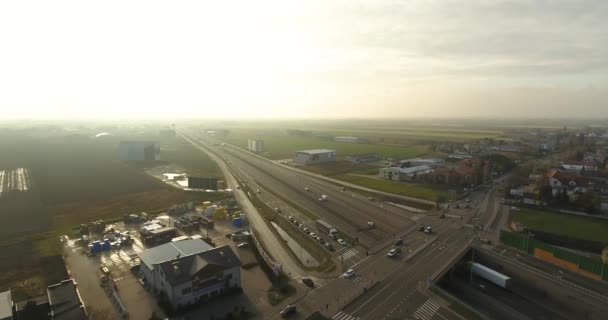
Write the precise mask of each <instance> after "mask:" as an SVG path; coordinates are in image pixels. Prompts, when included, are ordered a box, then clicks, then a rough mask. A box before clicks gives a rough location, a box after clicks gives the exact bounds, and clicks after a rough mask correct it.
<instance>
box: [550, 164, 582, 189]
mask: <svg viewBox="0 0 608 320" xmlns="http://www.w3.org/2000/svg"><path fill="white" fill-rule="evenodd" d="M547 178H549V185H550V186H551V188H553V190H554V193H555V191H556V190H562V189H567V190H572V191H574V192H587V189H588V187H589V182H588V180H587V179H586V178H585V177H581V176H577V175H573V174H570V173H567V172H562V171H560V170H559V169H551V170H549V172H547Z"/></svg>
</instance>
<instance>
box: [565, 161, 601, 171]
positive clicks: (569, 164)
mask: <svg viewBox="0 0 608 320" xmlns="http://www.w3.org/2000/svg"><path fill="white" fill-rule="evenodd" d="M560 167H562V168H564V169H565V170H575V171H581V170H583V169H585V171H596V170H597V165H596V164H595V161H591V160H583V161H578V160H568V161H563V162H561V163H560Z"/></svg>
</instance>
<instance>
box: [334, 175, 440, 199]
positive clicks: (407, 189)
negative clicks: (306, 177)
mask: <svg viewBox="0 0 608 320" xmlns="http://www.w3.org/2000/svg"><path fill="white" fill-rule="evenodd" d="M334 178H336V179H339V180H342V181H346V182H350V183H353V184H356V185H360V186H362V187H367V188H370V189H375V190H378V191H384V192H390V193H394V194H398V195H402V196H408V197H414V198H419V199H425V200H430V201H435V200H437V198H438V197H439V196H444V197H447V191H445V190H442V189H439V188H434V187H431V186H420V185H411V184H405V183H401V182H396V181H390V180H380V179H374V178H365V177H360V176H352V175H339V176H335V177H334Z"/></svg>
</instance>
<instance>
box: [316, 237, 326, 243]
mask: <svg viewBox="0 0 608 320" xmlns="http://www.w3.org/2000/svg"><path fill="white" fill-rule="evenodd" d="M315 239H317V241H319V243H320V244H325V240H323V238H321V237H316V238H315Z"/></svg>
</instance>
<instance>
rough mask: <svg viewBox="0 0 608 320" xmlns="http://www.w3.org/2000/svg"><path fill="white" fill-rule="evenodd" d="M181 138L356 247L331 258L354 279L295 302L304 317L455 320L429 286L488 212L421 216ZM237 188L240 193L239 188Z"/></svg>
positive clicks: (233, 182) (480, 199) (235, 179)
mask: <svg viewBox="0 0 608 320" xmlns="http://www.w3.org/2000/svg"><path fill="white" fill-rule="evenodd" d="M180 134H181V135H182V136H183V137H185V138H186V139H187V140H188V141H190V142H191V143H193V144H194V145H195V146H197V147H199V148H201V149H202V150H204V151H206V152H207V153H210V154H211V155H212V156H213V158H214V160H216V161H218V162H220V164H221V166H222V169H224V170H225V174H226V173H228V175H229V176H230V177H227V180H228V184H229V185H230V186H232V187H233V188H234V186H238V185H248V186H250V187H253V188H255V189H260V193H264V196H262V195H261V194H260V195H258V196H259V197H261V198H262V197H264V198H265V202H266V203H269V204H272V205H277V206H282V207H284V208H286V209H287V210H285V212H287V213H285V214H290V215H291V213H290V212H294V213H293V214H295V211H293V209H294V208H287V207H290V206H293V207H295V208H297V209H298V210H299V211H305V212H300V213H299V215H298V217H300V219H301V220H302V221H307V222H308V223H309V224H310V223H312V221H313V220H314V218H315V217H318V218H321V219H323V220H326V221H327V222H329V223H330V224H332V225H334V226H336V227H337V228H338V229H339V230H340V231H341V232H343V233H344V234H346V235H348V237H349V239H351V240H352V241H353V242H355V243H354V244H355V245H354V246H348V247H346V248H343V249H340V250H338V252H337V253H335V254H334V257H335V258H336V260H337V264H338V266H339V268H338V271H343V270H344V269H346V268H353V269H355V272H356V276H355V277H353V278H350V279H342V278H334V279H333V280H331V279H330V280H326V281H325V282H324V285H323V286H322V287H321V288H318V289H316V290H314V291H312V292H311V293H310V294H308V295H307V296H306V297H304V298H303V299H302V300H300V301H299V302H298V306H299V308H300V310H301V315H305V314H310V313H312V312H314V311H321V312H323V313H324V314H326V315H330V316H333V318H334V319H339V320H352V319H403V318H406V317H407V316H411V317H414V318H416V319H424V320H429V319H451V318H454V317H455V316H454V314H453V313H452V312H451V311H450V310H449V309H446V308H445V307H443V306H442V305H441V301H439V300H437V299H433V298H430V297H429V296H428V290H427V289H428V284H429V283H430V280H432V279H433V278H434V277H435V276H436V274H437V273H438V272H439V271H441V270H443V269H444V268H445V267H446V266H447V265H448V264H449V263H451V262H452V261H453V260H454V259H455V258H456V257H457V256H458V255H460V254H461V253H462V252H463V251H464V250H466V249H467V248H468V246H469V244H470V242H471V241H473V239H474V237H475V236H476V235H477V230H475V229H474V228H473V227H472V224H471V220H470V219H471V218H472V217H473V215H474V214H475V215H476V216H477V218H478V219H480V220H481V221H480V222H482V223H485V222H486V220H487V218H486V217H485V212H486V211H487V208H486V210H480V211H478V212H475V211H474V210H472V209H458V210H455V209H450V210H446V212H445V213H447V216H449V217H446V218H443V219H442V218H441V217H439V215H419V214H416V213H414V212H411V211H408V210H405V209H403V208H400V207H397V206H393V205H391V204H389V203H386V202H381V201H371V200H369V199H368V198H367V197H366V196H362V195H360V194H357V193H356V192H353V191H352V190H349V189H348V188H346V189H345V188H342V187H341V186H339V185H336V184H334V183H331V182H329V181H326V180H324V179H318V178H317V177H316V176H315V175H312V174H308V173H305V172H302V171H300V170H291V169H290V168H287V167H285V166H282V165H279V164H277V163H274V162H272V161H269V160H266V159H262V158H260V157H258V156H256V155H253V154H251V153H248V152H246V151H244V150H240V149H238V148H234V147H230V146H221V142H218V141H216V140H208V138H205V137H202V136H195V135H192V134H185V133H180ZM235 191H236V193H237V194H239V191H241V190H235ZM241 193H242V192H241ZM266 193H272V194H266ZM321 195H326V196H327V198H328V199H327V201H320V200H319V199H320V197H321ZM484 196H485V191H479V192H477V193H475V194H473V195H472V196H471V198H472V199H473V202H475V203H477V204H482V205H484V206H488V203H490V202H491V201H493V199H487V198H485V199H484ZM242 197H243V195H241V198H242ZM273 197H274V198H273ZM241 200H242V201H246V200H247V199H241ZM245 209H246V210H247V208H245ZM251 209H252V210H254V211H255V208H251ZM298 210H296V211H298ZM252 216H256V215H252ZM370 222H372V223H373V227H371V226H370ZM262 224H264V223H263V221H258V222H257V223H255V227H256V228H257V227H258V225H262ZM420 225H432V226H433V230H434V232H433V234H425V233H422V232H419V231H417V229H418V227H419V226H420ZM264 226H265V227H266V228H268V226H267V225H266V224H264ZM268 233H269V234H271V233H270V232H268ZM271 235H272V234H271ZM398 238H402V239H404V242H405V245H404V246H402V248H401V249H402V252H401V253H400V254H399V255H398V256H396V257H393V258H389V257H387V256H386V251H387V250H388V249H389V247H390V246H391V244H392V243H393V242H394V241H395V240H396V239H398ZM265 244H266V243H265ZM381 248H385V249H381ZM269 250H270V251H273V255H275V256H276V255H277V252H278V254H279V256H282V255H285V256H284V257H283V258H284V259H283V260H288V258H289V255H287V254H286V253H285V248H282V251H281V250H276V248H274V247H273V248H269ZM275 250H276V252H275ZM363 252H366V254H365V255H364V254H363ZM368 254H369V256H368ZM279 260H281V259H279ZM289 270H290V271H292V272H295V274H303V273H304V272H305V271H303V270H302V269H301V268H299V267H297V266H290V267H289Z"/></svg>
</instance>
